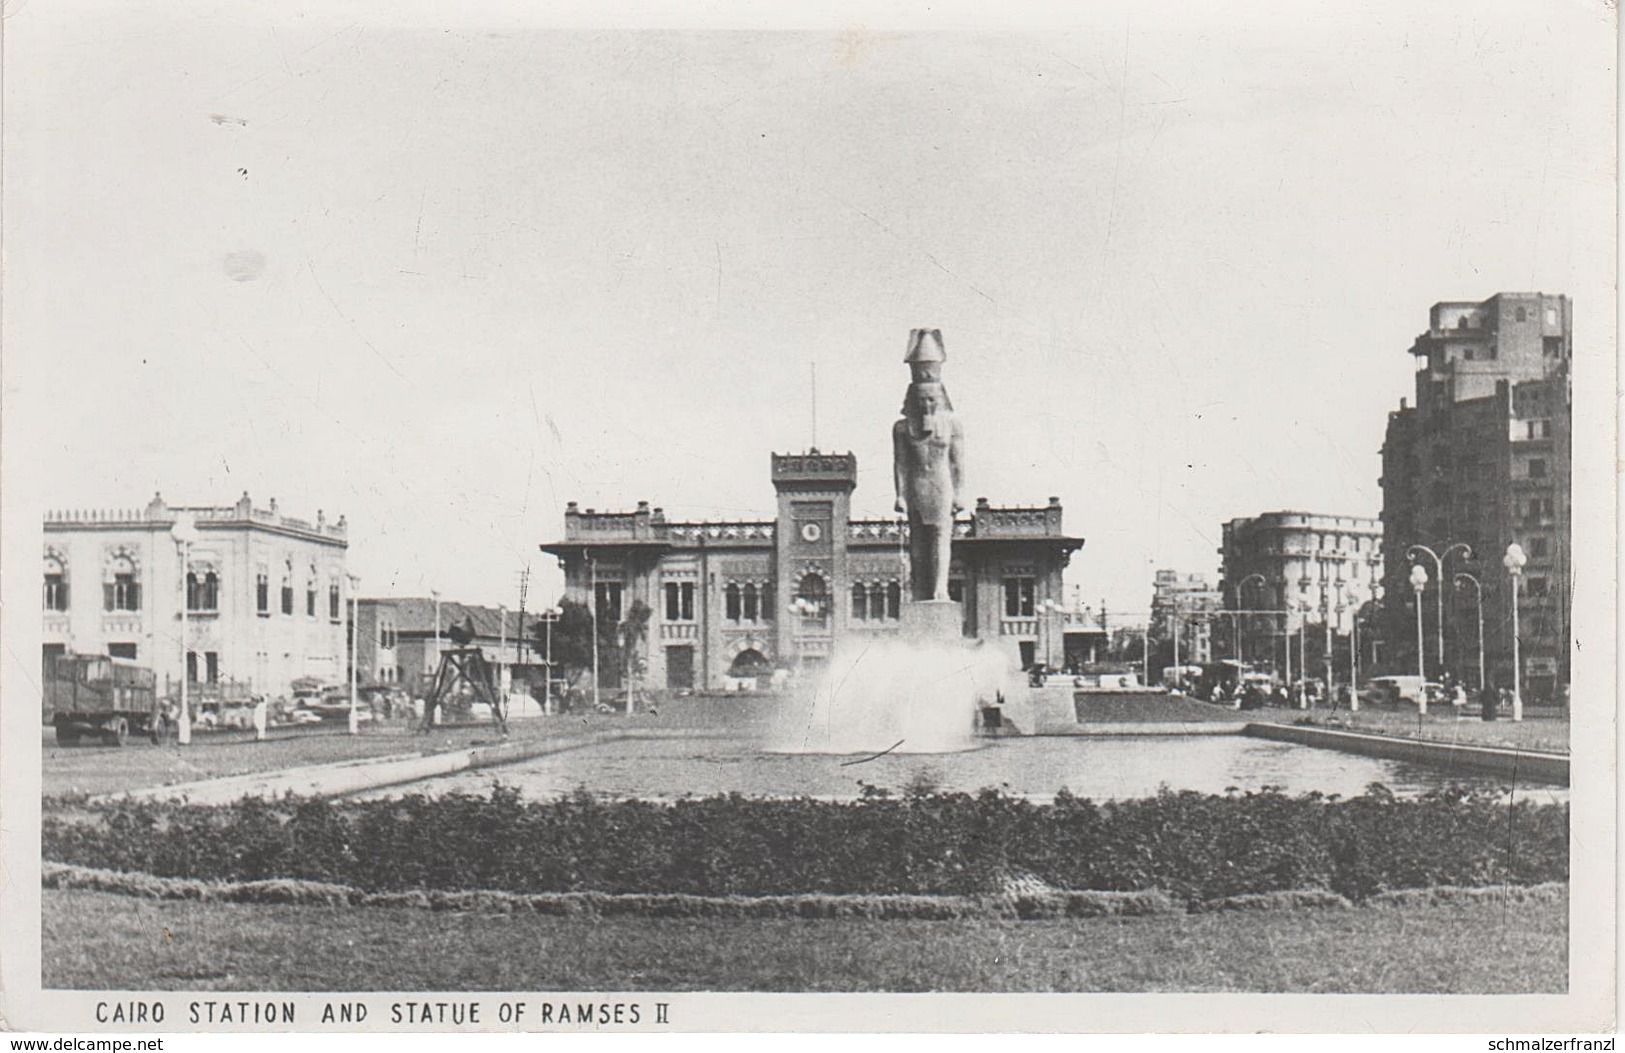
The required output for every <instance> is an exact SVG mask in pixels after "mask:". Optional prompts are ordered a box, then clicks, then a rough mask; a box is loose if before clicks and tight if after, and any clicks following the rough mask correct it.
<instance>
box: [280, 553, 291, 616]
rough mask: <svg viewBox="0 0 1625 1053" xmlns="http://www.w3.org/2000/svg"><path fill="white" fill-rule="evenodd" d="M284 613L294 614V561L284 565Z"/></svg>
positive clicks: (288, 561)
mask: <svg viewBox="0 0 1625 1053" xmlns="http://www.w3.org/2000/svg"><path fill="white" fill-rule="evenodd" d="M282 613H283V614H292V613H293V560H291V559H290V560H287V561H285V562H284V563H283V564H282Z"/></svg>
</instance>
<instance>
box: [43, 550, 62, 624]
mask: <svg viewBox="0 0 1625 1053" xmlns="http://www.w3.org/2000/svg"><path fill="white" fill-rule="evenodd" d="M45 609H46V610H48V611H65V610H67V609H68V568H67V567H66V566H64V565H63V561H62V558H61V557H60V556H58V555H56V554H54V553H52V554H50V555H47V556H46V557H45Z"/></svg>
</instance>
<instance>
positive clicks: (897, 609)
mask: <svg viewBox="0 0 1625 1053" xmlns="http://www.w3.org/2000/svg"><path fill="white" fill-rule="evenodd" d="M902 608H903V586H902V585H901V584H899V583H898V582H895V581H894V582H892V583H891V584H890V585H887V586H886V617H888V618H890V619H891V620H892V621H894V622H895V621H896V620H897V619H899V618H901V617H902V615H903V611H902Z"/></svg>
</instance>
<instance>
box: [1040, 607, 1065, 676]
mask: <svg viewBox="0 0 1625 1053" xmlns="http://www.w3.org/2000/svg"><path fill="white" fill-rule="evenodd" d="M1065 609H1066V608H1065V607H1063V606H1062V605H1061V604H1059V603H1056V602H1055V600H1054V599H1053V598H1051V597H1045V599H1044V601H1043V602H1042V603H1040V604H1039V605H1038V618H1039V623H1038V624H1039V628H1040V630H1041V635H1042V637H1043V644H1044V668H1045V670H1046V671H1049V670H1053V669H1054V667H1055V663H1054V658H1055V655H1054V651H1055V626H1054V618H1055V615H1056V614H1057V613H1059V612H1060V611H1063V610H1065ZM1063 650H1064V645H1063ZM1063 657H1064V656H1063Z"/></svg>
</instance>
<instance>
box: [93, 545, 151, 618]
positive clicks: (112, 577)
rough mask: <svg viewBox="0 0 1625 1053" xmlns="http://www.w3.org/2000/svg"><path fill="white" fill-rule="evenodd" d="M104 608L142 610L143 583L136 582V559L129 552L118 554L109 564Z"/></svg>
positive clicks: (103, 591)
mask: <svg viewBox="0 0 1625 1053" xmlns="http://www.w3.org/2000/svg"><path fill="white" fill-rule="evenodd" d="M102 606H103V607H104V608H105V609H107V610H110V611H139V610H140V609H141V583H140V582H139V581H138V580H136V566H135V557H134V556H132V555H130V554H129V553H128V552H118V553H116V554H115V555H114V556H113V558H112V559H111V560H110V561H109V562H108V565H107V579H106V581H104V582H103V584H102Z"/></svg>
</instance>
